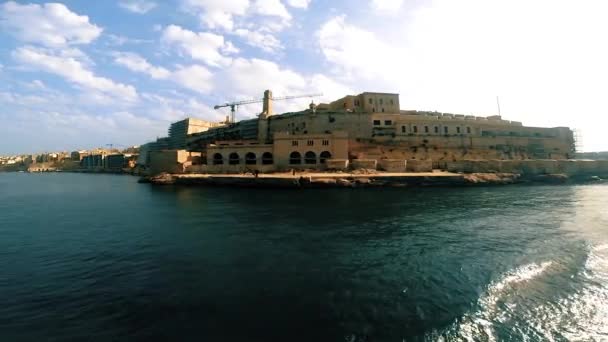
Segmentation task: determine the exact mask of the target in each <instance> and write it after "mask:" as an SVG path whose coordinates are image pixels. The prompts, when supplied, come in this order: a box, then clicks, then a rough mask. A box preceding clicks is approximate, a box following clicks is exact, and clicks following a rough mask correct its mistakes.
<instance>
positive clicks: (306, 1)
mask: <svg viewBox="0 0 608 342" xmlns="http://www.w3.org/2000/svg"><path fill="white" fill-rule="evenodd" d="M310 1H311V0H287V4H288V5H289V6H291V7H295V8H303V9H306V8H308V5H310Z"/></svg>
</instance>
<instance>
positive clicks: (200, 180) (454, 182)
mask: <svg viewBox="0 0 608 342" xmlns="http://www.w3.org/2000/svg"><path fill="white" fill-rule="evenodd" d="M601 181H602V179H601V178H600V177H597V176H586V177H571V176H567V175H565V174H546V175H535V176H524V175H521V174H515V173H470V174H456V173H447V172H440V173H421V174H416V173H407V174H405V173H403V174H397V173H393V174H391V173H375V174H346V173H344V174H342V173H314V174H298V175H291V174H289V175H286V174H263V175H259V176H257V177H256V176H255V175H229V174H225V175H212V174H168V173H164V174H160V175H156V176H151V177H143V178H141V179H140V182H141V183H151V184H155V185H187V186H231V187H246V188H373V187H432V186H443V187H446V186H490V185H509V184H565V183H581V182H601Z"/></svg>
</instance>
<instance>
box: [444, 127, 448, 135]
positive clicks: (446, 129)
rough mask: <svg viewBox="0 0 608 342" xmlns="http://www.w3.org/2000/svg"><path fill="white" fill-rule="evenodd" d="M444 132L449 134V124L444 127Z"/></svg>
mask: <svg viewBox="0 0 608 342" xmlns="http://www.w3.org/2000/svg"><path fill="white" fill-rule="evenodd" d="M443 133H445V134H448V126H444V127H443Z"/></svg>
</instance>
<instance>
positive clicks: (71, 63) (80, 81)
mask: <svg viewBox="0 0 608 342" xmlns="http://www.w3.org/2000/svg"><path fill="white" fill-rule="evenodd" d="M12 55H13V58H15V60H17V61H19V62H21V63H23V64H25V65H27V66H30V67H33V68H36V69H38V70H42V71H45V72H48V73H52V74H55V75H58V76H61V77H63V78H64V79H65V80H67V81H69V82H71V83H73V84H76V85H79V86H83V87H86V88H89V89H93V90H97V91H100V92H103V93H108V94H112V95H113V96H115V97H117V98H120V99H124V100H127V101H134V100H136V99H137V92H136V90H135V88H134V87H133V86H130V85H125V84H122V83H116V82H114V81H112V80H110V79H108V78H104V77H99V76H96V75H95V74H94V73H93V72H92V71H91V70H89V69H88V67H87V65H86V64H84V63H82V62H81V61H79V60H78V59H77V58H75V57H66V56H62V55H61V54H57V53H54V52H52V51H49V50H45V49H37V48H34V47H31V46H25V47H20V48H17V49H16V50H15V51H13V53H12Z"/></svg>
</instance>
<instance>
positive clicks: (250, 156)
mask: <svg viewBox="0 0 608 342" xmlns="http://www.w3.org/2000/svg"><path fill="white" fill-rule="evenodd" d="M256 163H257V158H256V156H255V153H253V152H249V153H247V154H246V155H245V164H247V165H255V164H256Z"/></svg>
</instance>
